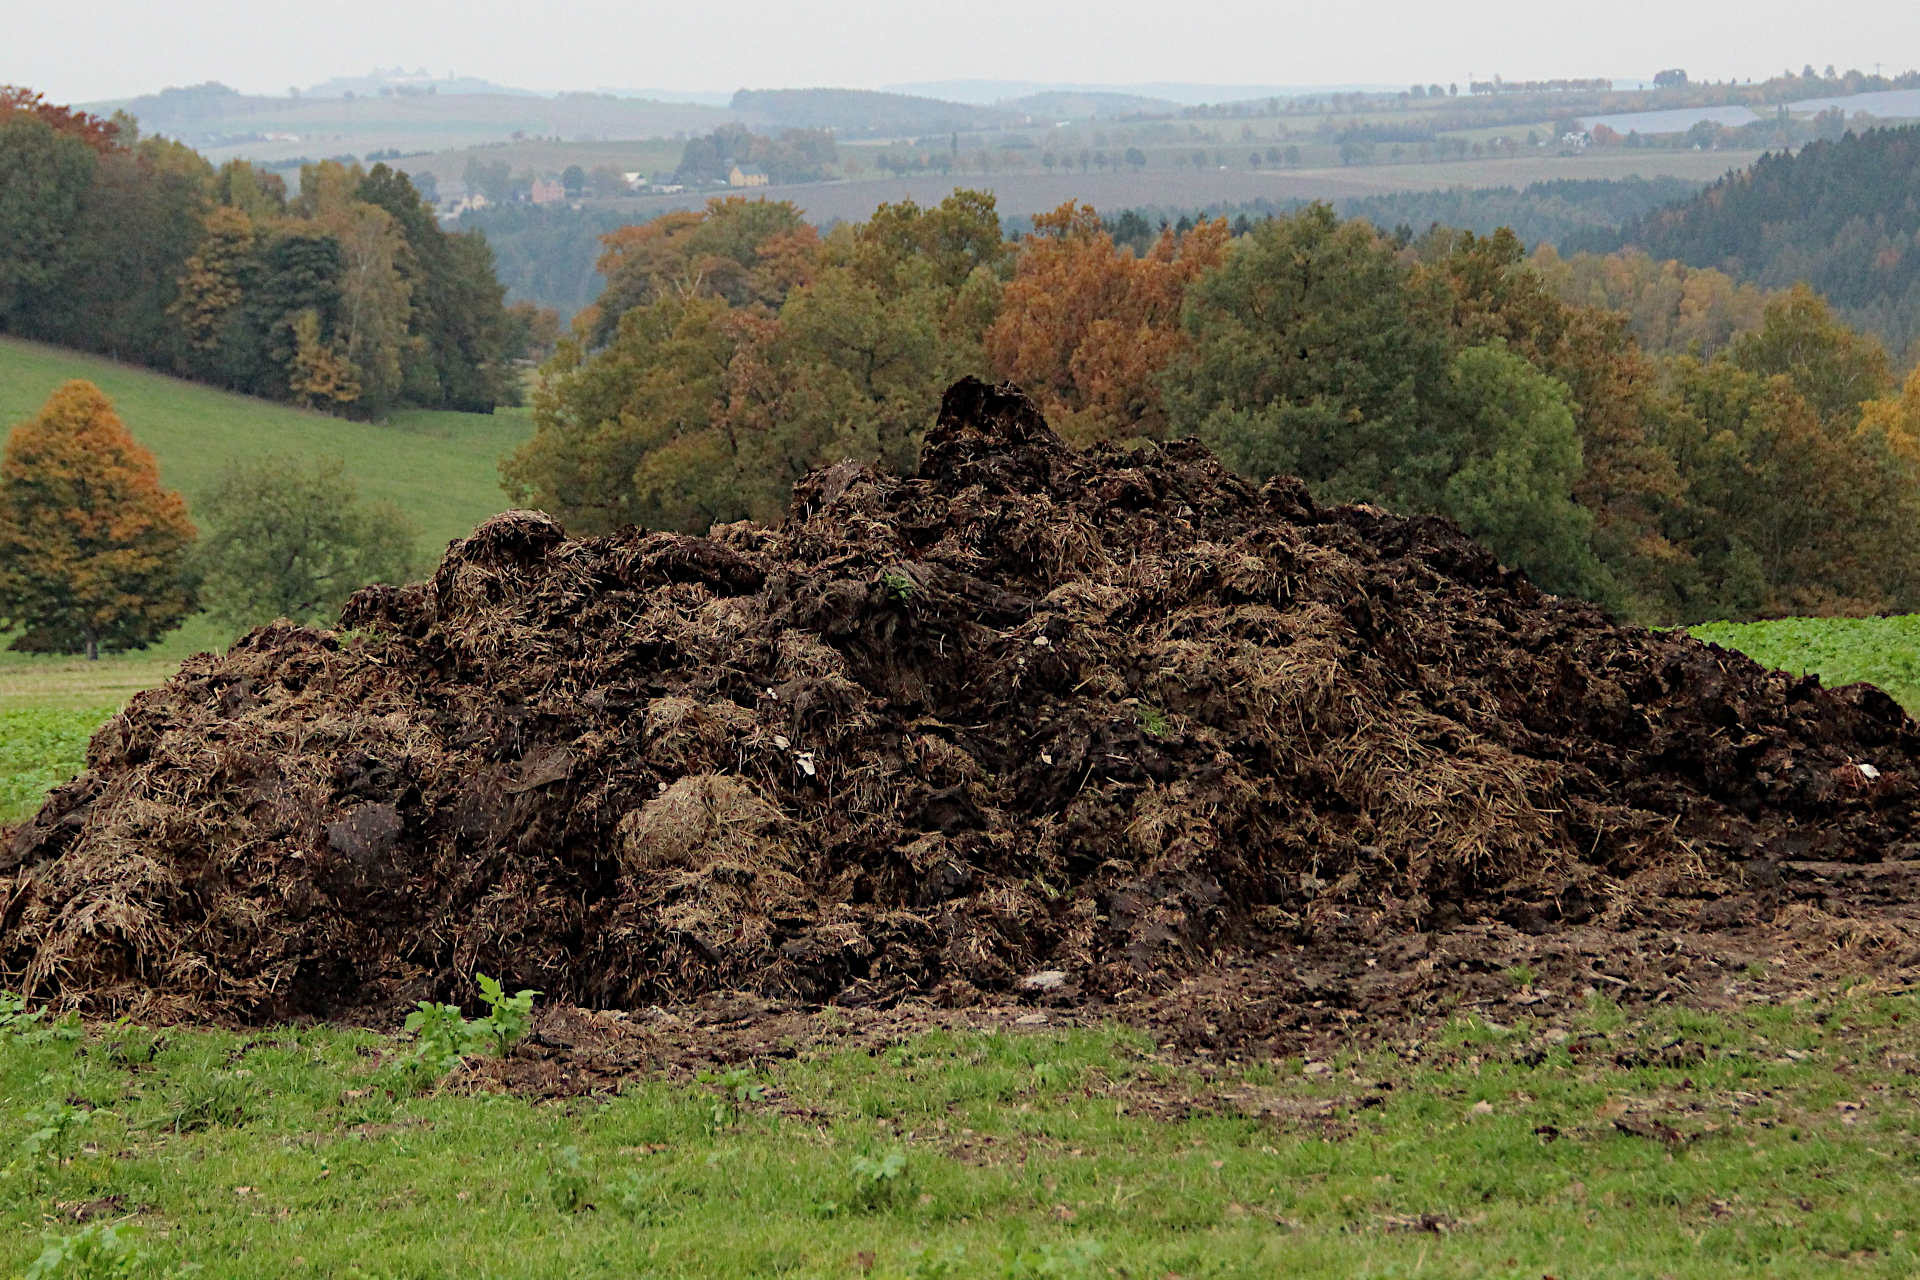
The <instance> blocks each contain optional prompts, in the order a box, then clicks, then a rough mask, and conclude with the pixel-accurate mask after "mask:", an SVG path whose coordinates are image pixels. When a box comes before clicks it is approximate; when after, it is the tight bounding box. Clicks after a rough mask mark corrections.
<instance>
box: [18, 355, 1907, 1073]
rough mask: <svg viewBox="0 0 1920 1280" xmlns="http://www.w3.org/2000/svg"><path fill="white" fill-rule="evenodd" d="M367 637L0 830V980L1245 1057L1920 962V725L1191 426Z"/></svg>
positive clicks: (1029, 408) (215, 687)
mask: <svg viewBox="0 0 1920 1280" xmlns="http://www.w3.org/2000/svg"><path fill="white" fill-rule="evenodd" d="M340 625H341V628H342V631H340V632H330V631H321V630H312V629H307V628H303V627H295V626H290V625H286V624H278V625H274V626H270V627H265V628H262V629H260V630H258V631H255V632H254V633H253V634H251V635H250V636H248V637H247V638H245V639H244V640H242V641H241V642H239V643H238V644H237V645H235V646H234V647H233V649H232V650H231V651H230V652H228V653H227V654H225V655H224V656H215V655H201V656H199V657H196V658H194V659H192V660H190V661H189V662H187V663H186V664H185V665H184V667H183V668H182V669H181V671H180V672H179V674H178V675H177V676H176V677H175V678H174V679H172V680H171V681H169V682H168V683H167V684H166V685H165V686H164V687H162V688H159V689H156V690H153V691H151V692H148V693H144V694H142V695H140V696H139V697H137V698H135V699H134V700H133V702H132V703H131V704H130V705H129V706H128V708H127V709H126V711H125V712H124V713H122V714H120V715H118V716H116V717H115V718H114V719H113V720H112V721H111V722H110V723H108V724H107V725H106V726H105V727H104V728H102V729H101V730H100V732H99V733H98V734H97V735H96V736H95V737H94V739H93V742H92V745H91V748H90V749H89V753H88V760H87V771H86V772H85V773H84V774H82V775H81V776H80V777H78V778H76V779H75V780H73V781H72V782H70V783H69V784H67V785H66V786H64V787H62V788H60V789H59V790H58V791H56V792H55V793H53V794H52V795H51V796H50V797H49V799H48V800H47V802H46V804H45V806H44V807H43V808H42V809H41V811H40V813H39V814H38V815H37V816H36V817H34V818H33V819H32V820H30V821H28V822H26V823H24V824H22V825H20V826H18V827H17V828H15V829H14V830H12V831H11V832H10V833H6V834H5V836H4V839H0V983H4V984H5V985H8V986H12V987H14V988H16V989H25V990H28V991H30V992H32V993H33V994H34V995H35V996H36V997H39V998H42V999H48V1000H52V1001H55V1002H58V1003H63V1004H66V1005H69V1006H73V1007H77V1008H81V1009H84V1010H88V1011H91V1012H95V1013H99V1014H113V1013H122V1012H124V1013H130V1014H134V1015H136V1016H139V1017H145V1018H161V1019H170V1018H187V1017H214V1018H220V1019H228V1020H242V1021H257V1020H266V1019H281V1018H288V1017H337V1018H350V1019H370V1018H375V1017H385V1016H388V1015H389V1014H391V1013H392V1011H394V1010H397V1009H399V1008H402V1007H405V1006H408V1005H410V1004H411V1003H412V1002H413V1001H415V1000H418V999H423V998H425V999H445V998H449V997H456V996H458V995H461V994H464V993H465V975H468V974H471V973H473V972H475V971H484V972H487V973H497V974H499V975H500V976H501V980H502V981H503V982H505V983H506V984H507V985H508V986H509V987H535V988H538V989H540V990H542V991H545V992H547V993H548V994H549V997H550V998H553V999H557V1000H561V1001H567V1002H571V1003H574V1004H577V1005H582V1006H587V1007H596V1008H632V1007H638V1006H642V1005H649V1004H676V1003H683V1002H697V1001H700V1000H703V999H708V998H710V997H714V996H715V995H716V993H722V992H751V993H753V994H754V995H755V996H756V997H757V998H760V999H763V1000H772V1001H774V1002H776V1004H781V1003H784V1004H786V1005H789V1006H791V1005H806V1004H813V1003H824V1002H833V1003H837V1004H841V1005H848V1006H858V1005H870V1006H872V1005H885V1004H890V1003H894V1002H898V1001H901V1000H903V999H908V998H915V999H923V1000H927V1001H931V1002H934V1003H941V1004H946V1005H970V1004H974V1003H979V1002H989V1001H1004V1002H1014V1001H1019V1000H1022V999H1026V1000H1034V999H1040V1000H1043V1001H1044V1002H1046V1003H1048V1004H1050V1005H1054V1006H1055V1007H1069V1006H1073V1005H1081V1006H1085V1005H1089V1004H1091V1005H1096V1006H1101V1005H1103V1002H1104V1003H1105V1004H1106V1006H1107V1007H1111V1003H1112V1002H1119V1003H1122V1004H1124V1003H1125V1002H1128V1001H1134V1002H1141V1001H1145V1002H1149V1003H1151V1002H1152V1001H1154V1000H1155V999H1159V1000H1160V1001H1161V1002H1162V1003H1161V1005H1160V1006H1158V1007H1159V1008H1161V1009H1162V1011H1163V1013H1164V1011H1165V1009H1167V1008H1168V1007H1170V1006H1169V1005H1168V1004H1167V1003H1166V1002H1167V1000H1168V999H1169V996H1168V993H1169V992H1183V993H1185V994H1183V995H1182V996H1181V1009H1182V1012H1181V1014H1180V1016H1181V1017H1184V1018H1187V1019H1188V1020H1190V1021H1192V1022H1194V1023H1195V1024H1196V1025H1198V1024H1200V1023H1204V1024H1205V1030H1204V1032H1203V1033H1196V1034H1201V1035H1203V1036H1211V1035H1215V1034H1218V1035H1220V1036H1222V1037H1225V1038H1234V1037H1239V1038H1241V1039H1259V1038H1261V1037H1263V1036H1266V1035H1268V1034H1269V1033H1271V1032H1272V1031H1273V1030H1274V1028H1277V1027H1280V1026H1282V1025H1305V1023H1306V1022H1310V1021H1312V1020H1314V1019H1322V1020H1324V1019H1326V1018H1329V1017H1332V1016H1334V1015H1335V1014H1338V1016H1341V1017H1348V1018H1350V1017H1351V1016H1352V1014H1353V1012H1354V1011H1356V1010H1363V1009H1370V1008H1373V1007H1376V1006H1380V1005H1383V1004H1397V1005H1401V1006H1406V1007H1410V1008H1417V1007H1441V1006H1443V1005H1444V1004H1446V1002H1448V1001H1449V1000H1455V999H1459V998H1462V997H1463V996H1464V995H1471V994H1473V993H1475V992H1482V993H1484V992H1485V991H1487V990H1489V989H1491V990H1497V991H1499V992H1502V993H1505V995H1504V996H1503V998H1509V997H1510V998H1511V999H1513V1000H1522V1001H1523V1000H1538V999H1542V998H1544V997H1543V996H1542V995H1541V994H1540V993H1541V992H1543V991H1566V990H1571V989H1573V988H1574V987H1575V986H1577V985H1579V984H1581V983H1584V984H1585V985H1588V986H1591V985H1593V984H1595V983H1597V982H1605V983H1607V984H1608V985H1607V986H1606V987H1605V988H1603V989H1604V990H1608V991H1610V992H1611V991H1613V990H1614V989H1615V987H1619V988H1626V987H1628V986H1629V985H1631V984H1633V983H1636V982H1640V981H1642V980H1644V979H1648V978H1649V977H1650V978H1651V979H1653V980H1657V981H1662V982H1666V981H1671V982H1682V983H1684V982H1685V981H1687V974H1688V972H1689V968H1688V967H1689V966H1700V965H1708V966H1710V965H1712V964H1713V963H1715V962H1716V960H1715V958H1716V957H1727V956H1732V957H1734V958H1733V959H1731V960H1728V962H1727V963H1728V966H1729V968H1728V970H1727V971H1728V972H1731V971H1732V968H1731V966H1732V965H1734V964H1736V963H1737V964H1741V965H1744V964H1745V963H1746V961H1745V959H1742V958H1740V957H1741V956H1742V955H1743V954H1744V955H1746V956H1751V955H1752V954H1753V952H1754V947H1755V946H1757V942H1756V941H1755V940H1756V939H1760V938H1763V937H1765V936H1768V935H1769V933H1774V934H1778V933H1781V932H1782V931H1786V932H1794V931H1797V936H1811V937H1815V938H1817V939H1818V940H1819V942H1820V944H1821V945H1822V946H1825V945H1827V944H1834V945H1836V946H1852V947H1856V948H1857V949H1858V948H1864V949H1865V950H1866V951H1868V952H1871V954H1872V955H1873V956H1875V957H1877V960H1876V961H1875V962H1876V963H1883V964H1887V965H1897V964H1909V963H1911V962H1912V960H1913V959H1914V956H1915V952H1916V946H1915V943H1916V937H1920V932H1917V931H1916V929H1915V928H1914V920H1913V917H1912V915H1911V906H1910V904H1911V903H1912V902H1913V900H1914V893H1913V889H1914V886H1915V884H1916V879H1915V877H1914V876H1913V875H1912V874H1911V870H1912V865H1913V860H1914V859H1915V858H1916V857H1917V856H1920V855H1916V852H1915V845H1914V843H1913V842H1914V841H1915V839H1916V832H1915V827H1916V807H1915V797H1916V786H1917V785H1920V729H1916V726H1915V724H1914V723H1913V721H1911V720H1909V719H1908V718H1907V716H1906V715H1905V714H1903V713H1902V711H1901V710H1900V708H1899V707H1898V706H1897V705H1896V704H1895V703H1894V702H1893V701H1892V700H1891V699H1889V698H1887V697H1886V696H1885V695H1883V694H1882V693H1880V692H1879V691H1878V690H1876V689H1873V688H1871V687H1868V686H1864V685H1861V686H1851V687H1848V688H1844V689H1837V690H1829V689H1826V688H1823V687H1821V685H1820V684H1819V682H1818V681H1817V680H1814V679H1800V678H1794V677H1791V676H1788V675H1784V674H1781V673H1778V672H1772V671H1767V670H1764V669H1763V668H1761V667H1759V666H1757V665H1756V664H1754V663H1752V662H1750V661H1748V660H1747V659H1745V658H1743V657H1741V656H1739V655H1737V654H1734V653H1731V652H1728V651H1726V650H1723V649H1719V648H1717V647H1714V646H1712V645H1708V644H1702V643H1698V642H1696V641H1693V640H1691V639H1689V638H1687V637H1686V636H1684V635H1681V634H1675V633H1667V634H1661V633H1653V632H1649V631H1646V630H1642V629H1640V628H1637V627H1624V626H1618V625H1615V624H1614V623H1613V622H1612V621H1610V620H1609V619H1608V618H1607V617H1606V616H1605V615H1603V614H1602V613H1601V612H1600V611H1599V610H1597V609H1595V608H1593V607H1590V606H1588V605H1586V604H1582V603H1578V602H1575V601H1571V600H1562V599H1557V598H1554V597H1551V596H1547V595H1543V594H1542V593H1541V592H1539V591H1538V590H1536V589H1535V588H1534V587H1532V586H1531V585H1530V584H1529V583H1528V582H1527V581H1526V580H1525V579H1524V578H1523V577H1522V576H1521V575H1519V574H1517V573H1514V572H1511V571H1509V570H1506V569H1503V568H1501V566H1500V565H1499V564H1497V563H1496V562H1495V560H1494V559H1493V557H1492V556H1491V555H1490V554H1489V553H1488V552H1487V551H1486V550H1485V549H1484V548H1482V547H1480V546H1479V545H1478V544H1476V543H1474V542H1473V541H1472V540H1470V539H1468V538H1466V537H1465V536H1463V535H1462V534H1461V533H1460V532H1459V531H1458V530H1457V529H1456V528H1455V527H1454V526H1453V525H1452V524H1450V523H1448V522H1447V521H1445V520H1442V519H1437V518H1430V517H1420V518H1412V519H1407V518H1401V517H1397V516H1393V515H1389V514H1387V513H1385V512H1382V511H1379V510H1376V509H1373V508H1371V507H1367V506H1348V507H1332V508H1323V507H1321V506H1318V505H1316V504H1315V502H1314V501H1313V500H1312V499H1311V497H1310V496H1309V495H1308V493H1307V491H1306V489H1305V488H1304V487H1303V486H1302V485H1301V484H1300V483H1298V482H1297V481H1293V480H1284V479H1283V480H1275V481H1272V482H1270V483H1268V484H1266V485H1264V486H1260V487H1255V486H1253V485H1251V484H1248V483H1246V482H1244V481H1242V480H1240V479H1238V478H1236V477H1235V476H1233V475H1231V474H1229V473H1228V472H1227V471H1226V470H1224V469H1223V468H1222V467H1221V466H1220V464H1219V463H1218V462H1217V461H1216V460H1215V459H1214V458H1213V456H1212V455H1210V454H1209V453H1208V452H1207V451H1206V450H1205V449H1203V448H1201V447H1200V446H1199V445H1197V444H1193V443H1179V444H1172V445H1167V446H1165V447H1160V448H1144V449H1140V450H1137V451H1133V452H1121V451H1117V450H1113V449H1110V448H1103V449H1099V450H1095V451H1092V452H1087V453H1077V452H1074V451H1073V450H1071V449H1068V448H1067V447H1065V446H1064V445H1063V444H1062V443H1061V442H1060V440H1059V439H1058V438H1057V437H1056V436H1055V435H1054V433H1053V432H1052V431H1051V430H1049V429H1048V427H1047V425H1046V423H1045V422H1044V421H1042V419H1041V417H1040V415H1039V413H1038V412H1037V411H1036V410H1035V409H1034V407H1033V405H1032V404H1031V403H1030V402H1029V401H1028V400H1027V399H1026V398H1025V397H1024V396H1022V395H1021V394H1020V393H1019V392H1018V391H1016V390H1015V389H1013V388H1011V387H1007V386H1003V387H989V386H987V385H985V384H982V383H980V382H977V381H973V380H971V379H970V380H967V381H964V382H961V383H959V384H957V385H956V386H954V387H953V388H952V389H951V390H950V391H949V392H948V393H947V395H946V398H945V402H944V403H943V405H942V406H941V410H940V416H939V420H938V422H937V424H936V425H935V426H934V428H933V429H932V430H931V431H930V432H929V434H928V436H927V439H926V446H925V450H924V453H923V454H922V457H921V462H920V467H919V471H918V474H916V475H914V476H912V477H904V478H903V477H899V476H893V475H888V474H884V473H881V472H878V471H876V470H874V469H872V468H869V467H865V466H859V465H856V464H853V463H843V464H840V465H838V466H834V467H829V468H827V469H825V470H823V471H818V472H816V473H814V474H812V475H810V476H808V477H807V478H806V479H805V480H803V481H802V482H801V483H800V485H799V486H797V488H796V489H795V492H794V498H793V506H792V510H791V512H790V514H789V516H788V519H787V521H786V523H785V524H784V525H782V526H781V527H779V528H761V527H757V526H754V525H751V524H744V523H743V524H737V525H728V526H721V527H718V528H715V529H714V530H713V531H712V532H711V534H710V535H709V536H707V537H686V536H680V535H676V534H666V533H648V532H644V531H641V530H637V529H629V530H625V531H622V532H620V533H616V534H613V535H610V536H607V537H603V538H592V539H583V540H570V539H568V538H567V537H566V535H565V534H564V532H563V531H562V530H561V528H560V526H559V525H558V524H557V523H555V522H554V521H553V520H551V519H549V518H548V517H546V516H544V515H541V514H538V513H535V512H526V511H518V512H509V513H507V514H505V515H502V516H498V517H496V518H494V519H492V520H490V521H488V522H487V523H485V524H483V525H482V526H480V528H478V529H477V530H475V531H474V533H473V535H472V536H471V537H469V538H467V539H465V540H463V541H461V542H458V543H455V544H454V545H453V546H452V547H451V548H450V549H449V551H448V553H447V557H446V559H445V561H444V562H443V563H442V564H441V566H440V568H439V571H438V572H437V574H436V575H435V576H434V579H433V581H432V582H430V583H426V584H422V585H416V586H410V587H405V588H392V587H377V588H370V589H368V590H366V591H364V592H362V593H360V594H359V595H358V596H356V597H355V598H354V599H353V600H352V601H351V602H350V603H349V604H348V605H347V607H346V609H345V611H344V613H343V615H342V617H341V620H340ZM1863 763H1864V764H1866V765H1868V766H1870V767H1868V768H1862V767H1860V766H1861V765H1862V764H1863ZM1809 931H1811V932H1809ZM1728 939H1733V940H1734V941H1733V942H1732V943H1729V942H1728V941H1727V940H1728ZM1743 939H1744V940H1745V941H1741V940H1743ZM1743 947H1744V948H1745V951H1744V953H1743V951H1742V948H1743ZM1522 951H1524V953H1525V955H1526V958H1527V961H1528V970H1527V971H1528V972H1531V973H1533V974H1535V975H1536V976H1535V977H1534V978H1533V979H1532V981H1531V982H1529V983H1526V984H1518V983H1515V982H1513V981H1511V980H1510V979H1508V978H1506V977H1504V976H1503V973H1504V971H1505V968H1506V966H1507V965H1509V964H1511V963H1512V962H1513V960H1512V958H1511V956H1510V955H1509V953H1514V954H1518V953H1519V952H1522ZM1139 1007H1145V1006H1139ZM1302 1011H1315V1012H1302Z"/></svg>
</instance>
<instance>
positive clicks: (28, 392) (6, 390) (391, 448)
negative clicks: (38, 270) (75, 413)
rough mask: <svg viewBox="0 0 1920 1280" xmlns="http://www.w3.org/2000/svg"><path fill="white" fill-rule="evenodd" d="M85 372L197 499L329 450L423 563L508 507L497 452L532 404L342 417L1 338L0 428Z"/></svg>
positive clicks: (167, 479)
mask: <svg viewBox="0 0 1920 1280" xmlns="http://www.w3.org/2000/svg"><path fill="white" fill-rule="evenodd" d="M70 378H85V379H86V380H87V381H89V382H92V383H94V384H96V385H97V386H99V388H100V389H101V390H102V391H104V392H106V394H107V395H108V397H109V398H111V399H112V400H113V403H114V407H115V408H116V409H117V410H118V411H119V413H120V417H121V418H122V420H124V421H125V422H126V424H127V427H128V429H129V430H131V431H132V432H133V435H134V438H135V439H136V440H138V441H139V442H140V443H141V444H143V445H145V446H146V447H147V448H149V449H151V450H152V451H153V454H154V456H155V457H156V458H157V459H159V462H160V479H161V481H162V482H163V483H165V484H166V485H167V486H169V487H170V488H177V489H179V490H180V491H181V492H182V493H184V494H185V495H186V497H187V502H188V505H189V506H190V507H191V506H192V505H193V503H194V500H195V499H196V498H198V497H200V496H201V495H203V494H205V493H207V492H208V491H209V490H210V489H211V487H212V485H213V482H214V480H215V478H216V477H217V476H218V475H219V474H220V471H221V469H222V468H223V467H224V466H226V464H227V463H229V462H231V461H233V460H234V459H237V458H244V457H257V456H259V455H262V454H269V453H280V454H293V455H296V456H302V457H319V456H333V457H338V458H340V459H342V460H343V461H344V462H345V463H346V469H347V471H348V473H349V474H350V475H352V476H353V478H354V480H355V481H356V482H357V484H358V486H359V489H360V493H361V495H362V496H363V497H367V498H386V499H390V500H391V501H393V502H394V503H396V504H398V505H399V506H400V507H401V509H402V510H404V511H406V512H407V513H408V514H409V515H410V516H412V517H413V519H414V522H415V523H416V524H418V525H419V526H420V550H421V560H422V564H423V565H425V564H430V563H432V559H433V558H437V557H438V555H439V554H440V552H442V551H443V550H445V548H446V544H447V541H448V540H449V539H452V538H458V537H463V536H465V535H466V534H467V533H468V532H470V531H471V530H472V528H473V526H474V525H475V524H477V523H479V522H480V521H481V520H484V519H485V518H486V517H487V516H489V515H492V514H493V513H495V512H497V511H500V510H503V509H504V508H506V507H507V506H508V505H509V503H508V501H507V497H506V495H505V494H504V493H502V492H501V489H500V472H499V459H500V456H501V455H502V454H504V453H506V452H507V451H508V450H510V449H513V448H516V447H518V446H519V444H520V442H521V441H522V440H525V439H526V438H527V437H528V436H529V435H530V434H531V433H532V430H533V428H532V423H531V420H530V419H529V417H528V415H527V412H526V410H524V409H506V410H502V411H500V412H498V413H495V414H492V415H486V414H473V413H440V412H428V411H424V410H420V411H412V412H406V413H401V414H398V415H396V416H395V418H394V420H393V421H392V422H390V423H368V422H347V421H344V420H342V419H339V418H330V417H327V416H326V415H324V414H319V413H309V412H307V411H306V410H303V409H295V408H292V407H291V406H288V405H284V404H275V403H273V402H271V401H267V400H255V399H252V398H250V397H248V396H238V395H232V394H229V393H228V392H224V391H216V390H213V389H212V388H210V387H203V386H201V385H199V384H198V383H193V382H184V381H181V380H180V379H178V378H169V377H167V376H165V375H164V374H158V373H154V372H152V371H150V370H146V369H138V368H134V367H133V366H131V365H124V364H117V363H115V362H113V361H111V360H103V359H101V358H99V357H97V356H87V355H81V354H78V353H76V352H72V351H67V350H64V349H62V348H59V347H48V346H42V345H40V344H38V343H32V342H22V341H20V340H18V339H15V338H0V433H3V432H4V431H6V430H7V429H9V428H11V427H12V426H13V424H15V423H17V422H19V421H21V420H22V419H24V418H27V417H30V416H32V415H33V414H34V413H35V412H37V411H38V410H39V408H40V406H41V404H42V403H44V402H45V400H46V398H47V397H48V396H49V395H51V394H52V393H53V391H54V389H55V388H56V387H58V386H59V385H60V384H61V383H63V382H65V381H67V380H68V379H70Z"/></svg>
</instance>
